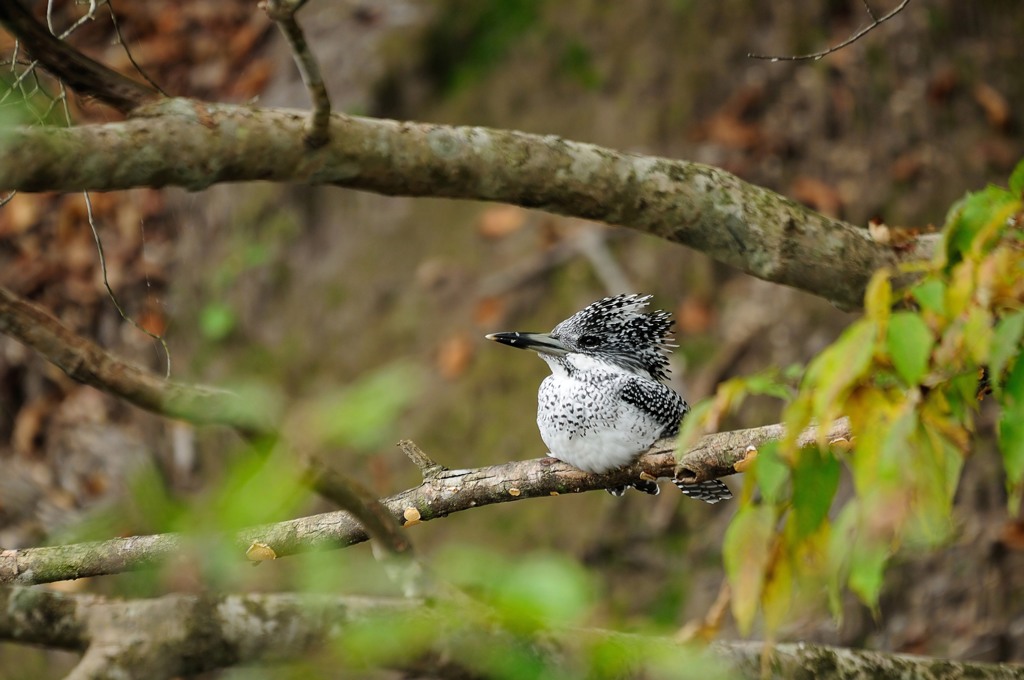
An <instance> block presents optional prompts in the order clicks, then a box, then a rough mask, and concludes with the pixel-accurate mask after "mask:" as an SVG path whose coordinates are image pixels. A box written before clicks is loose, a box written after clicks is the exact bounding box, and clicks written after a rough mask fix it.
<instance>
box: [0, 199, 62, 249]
mask: <svg viewBox="0 0 1024 680" xmlns="http://www.w3.org/2000/svg"><path fill="white" fill-rule="evenodd" d="M52 201H53V194H18V195H16V196H15V197H14V198H12V199H11V202H10V203H8V204H7V205H6V206H4V208H3V210H0V238H3V237H8V236H17V235H18V234H22V233H24V232H26V231H28V230H29V229H31V228H32V227H34V226H35V225H36V224H38V222H39V220H40V218H41V217H42V215H43V211H45V210H46V209H48V208H49V207H50V205H51V203H52Z"/></svg>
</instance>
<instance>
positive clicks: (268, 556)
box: [245, 541, 277, 565]
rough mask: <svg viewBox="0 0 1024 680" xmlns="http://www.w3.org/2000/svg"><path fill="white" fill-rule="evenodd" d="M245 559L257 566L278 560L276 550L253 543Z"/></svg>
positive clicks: (246, 552)
mask: <svg viewBox="0 0 1024 680" xmlns="http://www.w3.org/2000/svg"><path fill="white" fill-rule="evenodd" d="M245 559H247V560H249V561H250V562H252V563H253V564H254V565H255V564H259V563H260V562H266V561H267V560H276V559H277V553H276V552H274V549H273V548H271V547H270V546H269V545H267V544H266V543H260V542H259V541H253V543H252V545H250V546H249V548H248V550H246V551H245Z"/></svg>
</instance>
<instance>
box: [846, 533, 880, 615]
mask: <svg viewBox="0 0 1024 680" xmlns="http://www.w3.org/2000/svg"><path fill="white" fill-rule="evenodd" d="M888 561H889V549H888V548H887V547H886V546H885V545H883V544H880V543H876V542H874V541H866V540H858V541H857V544H856V546H855V547H854V549H853V552H852V553H851V556H850V590H852V591H853V592H855V593H857V595H858V596H860V599H861V601H862V602H863V603H864V604H866V605H867V606H868V607H870V608H871V609H872V610H875V609H876V608H877V607H878V596H879V595H880V594H881V592H882V584H883V577H884V576H885V565H886V564H887V563H888Z"/></svg>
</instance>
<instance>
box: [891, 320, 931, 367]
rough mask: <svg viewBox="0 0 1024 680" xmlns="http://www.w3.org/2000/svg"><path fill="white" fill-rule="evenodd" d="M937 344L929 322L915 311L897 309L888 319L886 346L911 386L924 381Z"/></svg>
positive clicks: (895, 364) (893, 361)
mask: <svg viewBox="0 0 1024 680" xmlns="http://www.w3.org/2000/svg"><path fill="white" fill-rule="evenodd" d="M934 345H935V336H934V335H932V332H931V330H930V329H929V328H928V324H926V323H925V322H924V319H922V318H921V317H920V315H918V314H915V313H914V312H896V313H895V314H893V315H892V318H891V319H889V332H888V334H887V337H886V348H887V350H888V352H889V358H890V359H892V364H893V366H895V367H896V371H897V372H898V373H899V374H900V377H901V378H903V380H904V381H905V382H906V383H907V384H908V385H917V384H919V383H920V382H921V378H923V377H924V374H925V372H926V371H927V370H928V358H929V357H930V356H931V353H932V347H933V346H934Z"/></svg>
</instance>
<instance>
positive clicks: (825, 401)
mask: <svg viewBox="0 0 1024 680" xmlns="http://www.w3.org/2000/svg"><path fill="white" fill-rule="evenodd" d="M876 331H877V327H876V326H875V324H873V323H870V322H868V321H866V320H864V319H861V320H860V321H857V322H855V323H854V324H853V325H851V326H850V327H849V328H847V329H846V330H845V331H843V334H842V335H841V336H839V339H838V340H836V341H835V342H834V343H833V344H832V346H831V347H829V348H828V349H826V350H825V351H824V352H822V353H821V354H819V355H818V356H817V358H816V359H815V360H814V361H813V362H812V363H811V365H810V366H809V367H808V369H807V377H806V378H805V379H804V385H803V389H804V390H807V389H809V390H811V399H812V404H813V409H812V415H813V417H815V418H817V419H818V420H819V421H820V422H821V424H822V425H823V426H825V425H827V424H828V422H829V421H831V420H834V418H835V416H836V415H838V413H839V412H840V410H841V409H842V406H843V401H844V400H845V397H846V395H847V394H848V393H849V390H850V388H851V387H853V384H854V383H855V382H856V381H857V380H859V379H860V378H861V377H862V376H863V375H864V374H865V373H866V372H867V370H868V367H869V366H870V365H871V356H872V354H873V353H874V350H875V340H876V339H877V332H876Z"/></svg>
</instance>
